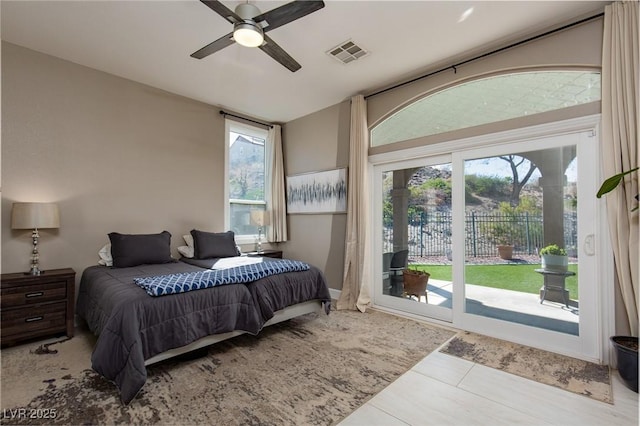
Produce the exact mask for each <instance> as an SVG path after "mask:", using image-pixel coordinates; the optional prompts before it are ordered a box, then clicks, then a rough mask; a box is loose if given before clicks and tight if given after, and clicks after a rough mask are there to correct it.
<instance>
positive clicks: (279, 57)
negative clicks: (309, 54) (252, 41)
mask: <svg viewBox="0 0 640 426" xmlns="http://www.w3.org/2000/svg"><path fill="white" fill-rule="evenodd" d="M264 41H266V43H264V44H263V45H262V46H260V50H262V51H263V52H264V53H266V54H267V55H269V56H271V57H272V58H273V59H275V60H276V61H278V62H280V64H282V65H283V66H284V67H286V68H288V69H289V71H291V72H296V71H298V70H299V69H300V68H302V65H300V64H299V63H297V62H296V60H295V59H293V58H292V57H291V56H290V55H289V54H288V53H287V52H285V51H284V49H282V47H280V46H278V44H277V43H276V42H275V41H273V40H272V39H271V38H270V37H269V36H267V35H266V34H265V36H264Z"/></svg>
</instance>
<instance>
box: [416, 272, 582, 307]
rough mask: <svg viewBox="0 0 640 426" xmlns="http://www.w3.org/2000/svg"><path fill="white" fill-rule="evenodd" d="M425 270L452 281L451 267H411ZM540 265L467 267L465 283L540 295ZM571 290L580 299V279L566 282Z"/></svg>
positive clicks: (432, 276) (440, 278)
mask: <svg viewBox="0 0 640 426" xmlns="http://www.w3.org/2000/svg"><path fill="white" fill-rule="evenodd" d="M411 266H412V267H414V266H416V267H418V269H422V270H425V271H427V272H429V273H430V274H431V278H433V279H436V280H445V281H451V265H413V264H412V265H411ZM539 268H540V265H539V264H537V265H536V264H531V265H467V266H466V267H465V281H466V283H467V284H476V285H482V286H485V287H494V288H502V289H505V290H514V291H522V292H524V293H533V294H538V293H539V291H540V287H542V281H543V280H542V275H540V274H538V273H536V272H534V269H539ZM569 270H570V271H573V272H577V270H578V265H576V264H571V265H569ZM565 283H566V288H567V290H569V297H570V298H571V299H573V300H579V299H578V279H577V277H576V276H573V277H569V278H567V280H566V281H565Z"/></svg>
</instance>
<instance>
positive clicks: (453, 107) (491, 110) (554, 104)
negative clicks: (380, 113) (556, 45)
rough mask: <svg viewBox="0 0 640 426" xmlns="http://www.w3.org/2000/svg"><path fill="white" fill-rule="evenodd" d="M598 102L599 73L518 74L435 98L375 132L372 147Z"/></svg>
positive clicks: (473, 83)
mask: <svg viewBox="0 0 640 426" xmlns="http://www.w3.org/2000/svg"><path fill="white" fill-rule="evenodd" d="M599 100H600V73H599V72H592V71H536V72H519V73H513V74H504V75H498V76H493V77H487V78H483V79H480V80H474V81H469V82H467V83H463V84H458V85H456V86H454V87H450V88H448V89H445V90H442V91H439V92H436V93H434V94H431V95H429V96H427V97H425V98H423V99H421V100H419V101H416V102H414V103H412V104H411V105H408V106H407V107H405V108H403V109H401V110H400V111H398V112H396V113H395V114H393V115H392V116H390V117H389V118H387V119H386V120H384V121H383V122H382V123H380V124H379V125H378V126H376V127H374V128H373V129H372V130H371V146H380V145H386V144H390V143H394V142H399V141H404V140H409V139H414V138H419V137H423V136H429V135H435V134H439V133H444V132H449V131H452V130H457V129H464V128H468V127H472V126H478V125H481V124H486V123H495V122H497V121H502V120H508V119H511V118H516V117H524V116H527V115H531V114H537V113H541V112H546V111H554V110H558V109H562V108H566V107H570V106H573V105H580V104H585V103H589V102H594V101H599Z"/></svg>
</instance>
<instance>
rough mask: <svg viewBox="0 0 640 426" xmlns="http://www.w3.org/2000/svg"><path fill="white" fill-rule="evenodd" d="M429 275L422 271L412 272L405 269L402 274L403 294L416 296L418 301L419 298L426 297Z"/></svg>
mask: <svg viewBox="0 0 640 426" xmlns="http://www.w3.org/2000/svg"><path fill="white" fill-rule="evenodd" d="M430 276H431V274H429V273H428V272H423V271H412V270H409V269H405V270H404V271H403V272H402V279H403V286H404V294H406V295H407V296H416V297H417V298H418V299H420V296H422V295H424V297H425V298H426V297H427V283H428V282H429V277H430Z"/></svg>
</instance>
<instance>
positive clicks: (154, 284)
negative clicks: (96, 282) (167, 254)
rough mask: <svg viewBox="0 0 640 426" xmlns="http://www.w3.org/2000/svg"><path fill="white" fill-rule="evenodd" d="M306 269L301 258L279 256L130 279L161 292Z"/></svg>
mask: <svg viewBox="0 0 640 426" xmlns="http://www.w3.org/2000/svg"><path fill="white" fill-rule="evenodd" d="M308 269H309V265H308V264H306V263H304V262H300V261H297V260H289V259H282V260H278V261H269V262H261V263H254V264H250V265H241V266H236V267H233V268H228V269H220V270H208V271H198V272H184V273H178V274H168V275H158V276H154V277H143V278H134V279H133V281H134V282H135V283H136V284H137V285H138V286H140V287H142V288H143V289H144V290H145V291H146V292H147V294H149V295H151V296H164V295H167V294H177V293H184V292H186V291H191V290H200V289H204V288H210V287H216V286H219V285H224V284H242V283H249V282H252V281H256V280H259V279H261V278H264V277H268V276H271V275H276V274H282V273H285V272H297V271H306V270H308Z"/></svg>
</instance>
